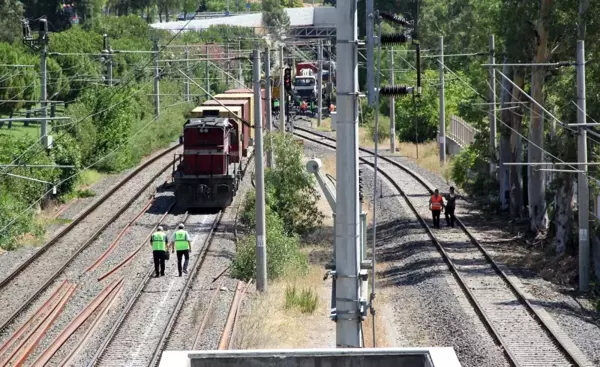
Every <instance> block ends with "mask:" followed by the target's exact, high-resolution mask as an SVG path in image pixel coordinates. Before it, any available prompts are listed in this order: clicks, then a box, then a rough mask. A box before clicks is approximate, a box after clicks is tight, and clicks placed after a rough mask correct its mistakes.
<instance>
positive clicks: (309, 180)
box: [265, 133, 324, 235]
mask: <svg viewBox="0 0 600 367" xmlns="http://www.w3.org/2000/svg"><path fill="white" fill-rule="evenodd" d="M265 141H266V144H265V146H266V149H267V151H268V150H271V149H272V150H273V156H274V159H275V162H276V164H275V167H274V168H272V169H268V170H267V171H266V173H265V187H266V190H267V191H268V192H269V193H270V196H269V206H270V207H271V208H273V210H274V211H275V212H276V213H277V214H278V215H279V216H280V217H281V219H282V220H283V223H284V224H285V228H286V231H288V232H290V233H297V234H299V235H305V234H308V233H310V232H312V231H313V230H314V229H315V228H316V227H317V226H318V225H320V224H321V222H322V220H323V218H324V217H323V214H322V213H321V212H320V211H319V210H318V209H317V202H318V193H317V190H316V189H315V186H314V179H313V177H312V176H311V175H309V173H308V172H307V171H306V168H305V167H304V164H302V157H303V152H302V149H301V147H300V146H299V145H298V144H296V143H295V141H294V138H293V136H291V135H290V134H277V133H273V134H269V135H267V136H266V137H265Z"/></svg>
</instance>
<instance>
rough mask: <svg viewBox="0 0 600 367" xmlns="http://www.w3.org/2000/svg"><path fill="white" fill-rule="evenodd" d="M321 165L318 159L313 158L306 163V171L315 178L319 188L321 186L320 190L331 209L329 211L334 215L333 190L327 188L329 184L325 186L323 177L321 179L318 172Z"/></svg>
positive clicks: (325, 182)
mask: <svg viewBox="0 0 600 367" xmlns="http://www.w3.org/2000/svg"><path fill="white" fill-rule="evenodd" d="M322 165H323V164H322V163H321V160H320V159H318V158H313V159H311V160H310V161H308V162H307V163H306V170H307V171H308V172H309V173H313V174H314V175H315V177H316V178H317V182H318V183H319V186H321V190H323V193H324V194H325V198H326V199H327V202H328V203H329V206H330V207H331V211H332V212H333V213H335V207H336V203H335V190H333V189H331V188H330V187H329V184H327V181H325V177H323V175H322V174H321V172H320V170H321V166H322Z"/></svg>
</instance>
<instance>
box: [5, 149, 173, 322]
mask: <svg viewBox="0 0 600 367" xmlns="http://www.w3.org/2000/svg"><path fill="white" fill-rule="evenodd" d="M180 146H181V144H178V145H175V146H173V147H171V148H168V149H167V150H165V151H164V152H162V153H160V154H158V155H156V156H155V157H153V158H151V159H149V160H148V161H147V162H144V163H143V164H141V165H140V166H139V167H137V168H136V169H135V170H134V171H132V172H131V173H130V174H128V175H127V176H126V177H125V178H124V179H123V180H121V181H120V182H119V183H117V184H116V185H114V186H113V187H112V188H111V189H110V190H109V191H108V192H107V193H105V194H104V195H102V196H101V197H99V198H98V199H97V200H96V201H95V202H94V203H93V204H92V205H90V206H89V207H88V208H87V209H86V210H85V211H84V212H83V213H81V214H79V215H78V216H77V218H75V219H74V220H73V221H72V222H71V223H69V225H68V226H66V227H65V228H64V229H63V230H61V231H60V233H58V234H56V235H55V236H54V237H53V238H52V239H51V240H50V241H48V242H46V244H45V245H43V246H42V247H40V248H39V249H38V250H37V251H36V252H34V253H33V254H32V255H31V256H30V257H29V258H27V260H26V261H25V262H24V263H23V264H21V265H19V267H18V268H16V269H15V270H14V271H13V272H12V273H10V274H9V275H8V276H7V277H6V278H4V279H2V280H1V281H0V291H1V290H2V289H3V288H4V287H5V286H6V285H7V284H8V283H9V282H10V281H11V280H13V279H14V278H15V277H16V276H17V275H19V273H20V272H21V271H22V270H23V269H25V268H26V267H27V266H29V264H31V263H32V262H33V261H34V260H35V259H37V258H38V257H40V255H42V254H43V253H44V252H46V251H47V250H48V249H49V248H51V247H52V246H53V245H54V244H56V243H57V242H58V241H59V240H60V239H61V238H62V237H64V236H65V235H66V234H67V233H69V232H70V231H71V230H72V229H73V228H74V227H75V226H76V225H77V224H79V223H80V222H81V221H82V220H83V219H84V218H86V217H87V216H88V215H90V214H91V213H92V212H94V211H95V210H96V209H97V208H98V207H99V206H100V205H101V204H102V203H103V202H104V201H105V200H106V199H108V198H109V197H111V196H112V195H113V194H114V193H115V192H117V191H118V190H119V189H120V188H121V187H122V186H123V185H124V184H126V183H127V182H129V181H130V180H131V179H132V178H133V177H135V176H137V175H138V174H139V173H140V172H141V171H142V170H144V169H145V168H146V167H148V166H149V165H151V164H152V163H154V162H156V161H157V160H158V159H160V158H162V157H164V156H165V155H166V154H167V153H170V152H172V151H173V150H175V149H177V148H178V147H180ZM1 329H2V328H0V330H1Z"/></svg>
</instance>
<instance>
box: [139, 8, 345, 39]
mask: <svg viewBox="0 0 600 367" xmlns="http://www.w3.org/2000/svg"><path fill="white" fill-rule="evenodd" d="M284 10H285V12H286V13H287V15H288V16H289V17H290V32H289V34H288V36H290V37H294V38H335V29H336V19H337V15H336V9H335V8H333V7H316V8H312V7H307V8H285V9H284ZM201 14H202V13H199V15H200V16H201ZM262 17H263V15H262V13H243V14H239V13H238V14H236V15H229V16H227V15H225V13H223V15H222V16H220V17H219V16H214V15H212V16H211V17H207V18H204V19H193V20H190V21H186V20H181V21H173V22H165V23H154V24H151V25H150V26H151V27H152V28H155V29H163V30H167V31H171V32H178V31H180V30H183V31H184V32H185V31H196V32H201V31H203V30H205V29H208V28H209V27H211V26H218V25H229V26H238V27H246V28H253V29H254V30H255V31H256V32H257V33H260V32H261V31H263V30H264V26H263V22H262ZM197 18H198V16H197Z"/></svg>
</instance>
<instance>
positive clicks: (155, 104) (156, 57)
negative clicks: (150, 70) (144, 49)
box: [154, 38, 160, 118]
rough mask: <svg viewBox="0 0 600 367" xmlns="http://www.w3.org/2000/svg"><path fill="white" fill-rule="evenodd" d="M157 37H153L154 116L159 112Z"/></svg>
mask: <svg viewBox="0 0 600 367" xmlns="http://www.w3.org/2000/svg"><path fill="white" fill-rule="evenodd" d="M158 52H159V48H158V38H154V117H155V118H156V117H158V115H159V114H160V96H159V94H160V86H159V85H158V81H159V78H160V73H159V70H158Z"/></svg>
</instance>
